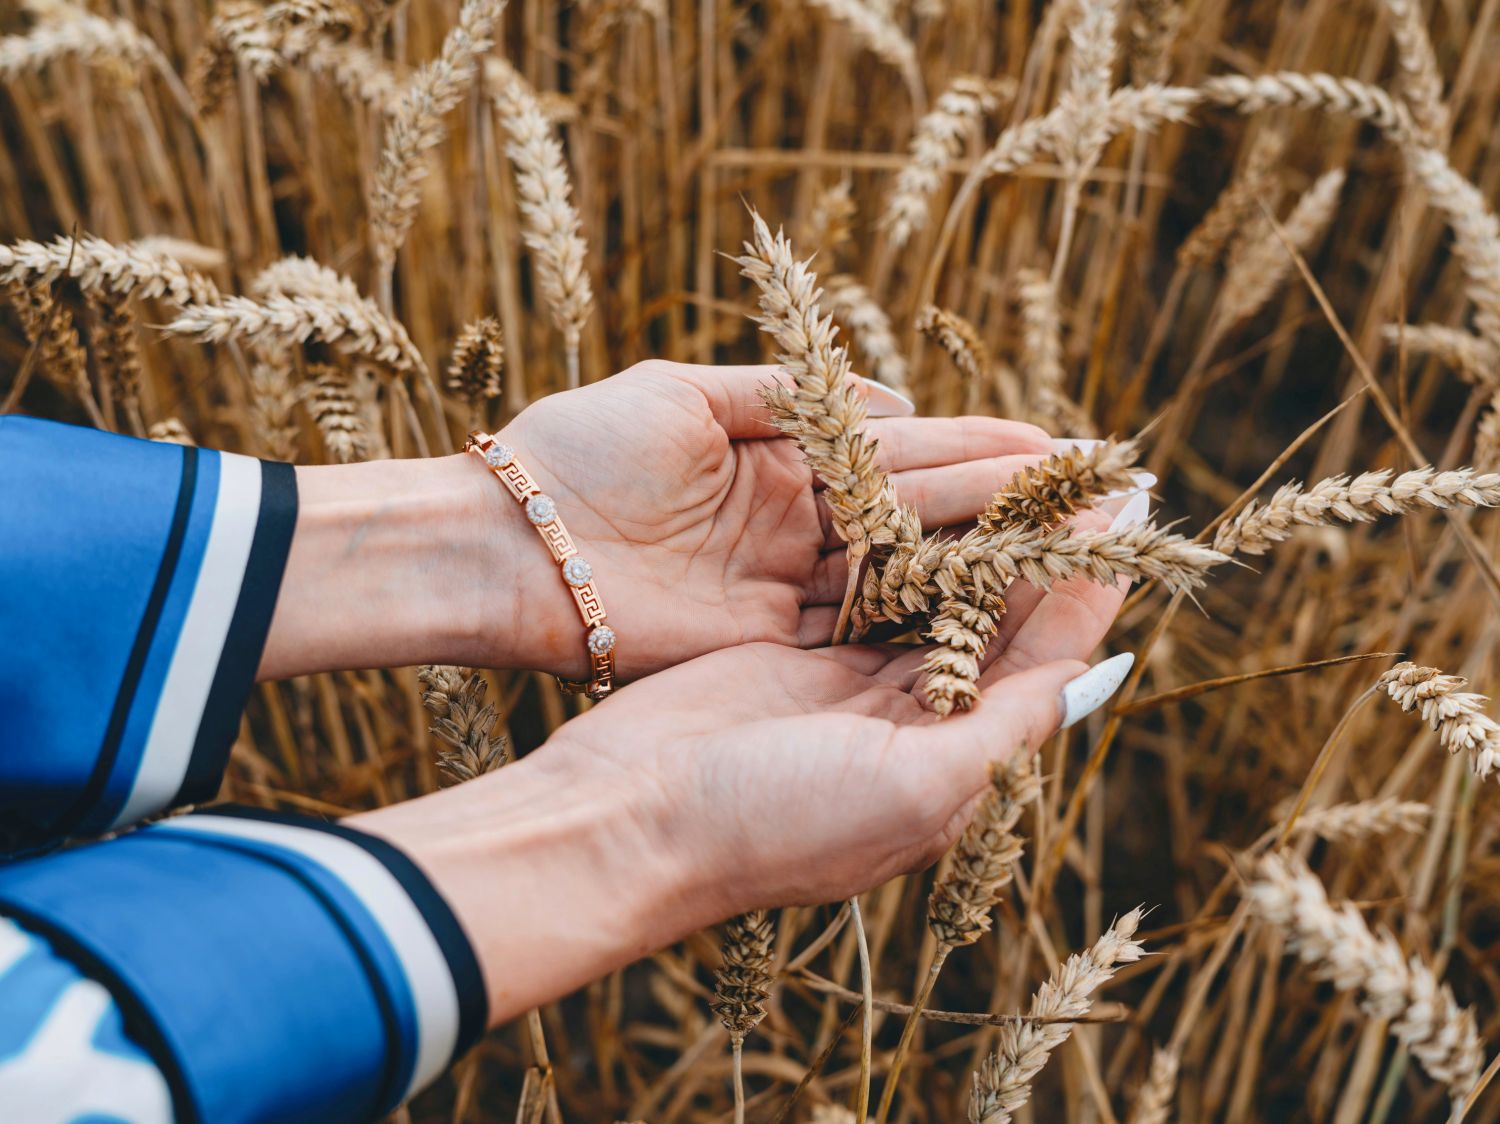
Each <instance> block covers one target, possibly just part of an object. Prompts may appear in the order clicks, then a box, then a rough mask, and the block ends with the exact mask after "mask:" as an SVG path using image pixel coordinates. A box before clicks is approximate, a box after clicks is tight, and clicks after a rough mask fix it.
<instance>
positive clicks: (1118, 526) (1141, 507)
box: [1109, 492, 1151, 531]
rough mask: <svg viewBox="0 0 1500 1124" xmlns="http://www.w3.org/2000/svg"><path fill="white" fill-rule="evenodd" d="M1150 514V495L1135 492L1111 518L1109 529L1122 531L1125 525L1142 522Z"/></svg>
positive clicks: (1129, 525)
mask: <svg viewBox="0 0 1500 1124" xmlns="http://www.w3.org/2000/svg"><path fill="white" fill-rule="evenodd" d="M1150 514H1151V497H1150V496H1148V495H1147V494H1146V493H1145V492H1137V493H1136V494H1135V495H1133V496H1131V497H1130V498H1129V499H1128V500H1126V501H1125V506H1124V507H1122V508H1120V511H1119V514H1117V515H1116V516H1115V517H1114V519H1113V520H1111V521H1110V524H1109V529H1110V530H1111V531H1122V530H1124V529H1125V528H1126V527H1134V526H1135V525H1136V524H1138V523H1144V522H1145V521H1146V519H1147V517H1148V516H1149V515H1150Z"/></svg>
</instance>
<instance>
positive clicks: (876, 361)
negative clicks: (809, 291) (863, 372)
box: [824, 273, 911, 398]
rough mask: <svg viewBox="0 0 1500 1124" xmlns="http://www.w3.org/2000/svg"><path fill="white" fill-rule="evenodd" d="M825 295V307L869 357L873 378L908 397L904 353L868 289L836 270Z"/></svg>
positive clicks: (909, 394)
mask: <svg viewBox="0 0 1500 1124" xmlns="http://www.w3.org/2000/svg"><path fill="white" fill-rule="evenodd" d="M824 295H825V296H826V297H827V298H828V311H829V312H830V313H832V314H833V317H834V319H836V320H840V321H842V322H843V323H844V325H845V327H847V328H848V329H849V334H850V335H852V336H853V337H854V342H855V344H856V345H857V346H858V347H859V350H860V353H861V354H862V355H864V357H865V359H867V360H868V361H869V364H870V374H871V375H872V376H874V378H875V380H876V381H877V382H881V383H884V384H885V385H886V386H888V387H890V388H891V389H892V390H895V391H897V392H898V393H901V394H904V395H906V396H907V397H908V398H910V397H911V388H910V387H909V386H908V385H907V382H906V356H905V355H903V354H902V353H901V347H900V345H899V344H898V343H897V342H896V333H895V332H893V331H892V330H891V319H890V317H889V316H887V315H886V314H885V309H883V308H881V307H880V305H879V304H877V303H876V301H875V298H874V297H873V296H871V295H870V291H869V290H868V289H866V288H865V287H864V286H863V285H861V284H860V283H859V282H858V281H856V280H855V279H854V278H853V277H850V276H849V275H848V274H847V273H836V274H834V275H833V276H832V277H830V278H829V279H828V282H827V285H826V287H825V289H824Z"/></svg>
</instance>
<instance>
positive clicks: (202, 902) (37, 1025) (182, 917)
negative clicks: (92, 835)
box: [0, 807, 486, 1124]
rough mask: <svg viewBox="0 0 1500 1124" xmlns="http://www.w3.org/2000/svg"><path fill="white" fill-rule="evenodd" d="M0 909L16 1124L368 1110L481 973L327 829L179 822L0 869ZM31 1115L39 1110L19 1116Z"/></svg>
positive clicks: (395, 879) (428, 891) (426, 898)
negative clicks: (31, 1109) (167, 1111)
mask: <svg viewBox="0 0 1500 1124" xmlns="http://www.w3.org/2000/svg"><path fill="white" fill-rule="evenodd" d="M0 915H4V916H8V917H9V918H11V919H12V921H13V923H14V925H15V926H19V929H16V928H10V929H7V928H5V927H4V926H5V922H4V920H3V917H0V1105H6V1106H8V1112H7V1114H6V1116H5V1119H6V1120H7V1121H15V1122H16V1124H29V1122H30V1121H32V1120H40V1119H47V1120H56V1119H63V1120H68V1119H74V1118H75V1117H77V1118H79V1119H91V1118H93V1119H97V1118H101V1117H103V1118H109V1119H116V1118H118V1119H122V1120H131V1121H135V1120H140V1121H148V1120H149V1121H159V1120H165V1119H175V1120H176V1121H178V1122H179V1124H189V1122H194V1121H205V1122H213V1124H220V1122H223V1124H239V1122H251V1121H276V1122H278V1124H281V1122H284V1124H300V1122H307V1124H314V1122H316V1124H338V1122H341V1121H349V1122H354V1121H366V1120H373V1119H378V1118H379V1117H381V1116H383V1115H385V1114H386V1113H388V1112H390V1111H392V1110H393V1109H394V1108H395V1107H396V1106H398V1105H399V1104H401V1103H402V1102H403V1101H405V1100H406V1099H408V1098H409V1097H410V1096H411V1095H413V1094H414V1093H415V1092H416V1091H418V1090H419V1089H420V1088H422V1087H423V1086H425V1085H426V1084H427V1083H429V1082H431V1081H432V1080H433V1079H434V1078H436V1077H437V1076H438V1075H439V1074H441V1073H442V1072H443V1071H444V1070H445V1069H447V1067H448V1066H449V1065H450V1064H452V1062H453V1061H454V1060H455V1059H456V1058H457V1057H458V1056H459V1054H460V1053H462V1052H463V1051H464V1050H466V1049H467V1048H468V1047H469V1046H470V1045H472V1044H473V1043H474V1042H475V1041H476V1040H477V1039H478V1037H479V1035H480V1034H481V1033H482V1032H483V1029H484V1026H485V1022H486V1000H485V992H484V987H483V982H482V979H481V976H480V969H479V965H478V962H477V961H476V959H475V957H474V954H473V952H472V949H471V946H470V944H469V942H468V940H467V938H466V937H465V935H464V933H463V931H462V929H461V927H460V925H459V922H458V920H457V918H456V917H455V916H454V914H453V913H452V911H451V910H450V909H449V908H448V906H447V905H446V903H445V902H444V901H443V899H442V898H441V897H440V896H439V894H438V893H437V891H436V890H435V889H434V888H433V886H432V884H431V883H430V882H429V881H428V880H427V879H426V878H425V877H424V876H423V874H422V873H421V872H420V871H419V870H418V869H417V867H416V866H415V865H414V864H413V863H412V862H411V861H410V860H409V859H407V858H406V857H405V856H404V855H402V854H401V853H400V852H399V851H397V850H396V849H395V848H394V847H392V846H391V845H390V844H388V843H385V842H384V841H382V840H380V839H378V838H375V837H373V836H369V835H365V834H363V833H361V832H358V831H355V830H353V829H350V828H346V827H343V826H340V825H337V824H326V823H322V822H319V821H314V820H310V819H304V818H298V817H290V816H282V815H278V814H274V813H267V812H261V811H259V810H254V809H242V808H229V807H221V808H216V809H214V810H213V811H211V812H202V813H192V814H189V815H183V816H177V817H175V818H173V819H171V820H167V821H164V822H162V823H158V824H153V825H151V826H150V827H145V828H141V829H139V830H137V831H134V832H132V833H130V834H128V835H125V836H122V837H120V838H117V839H112V840H109V841H107V842H103V843H95V844H90V845H87V846H83V847H78V848H74V849H72V850H67V851H60V852H55V853H52V854H49V855H45V856H40V857H36V858H31V859H26V860H22V861H19V862H13V863H10V864H8V865H5V866H0ZM17 934H19V935H20V937H21V938H22V939H17ZM18 949H19V952H18V951H17V950H18ZM7 950H9V955H7ZM75 1008H76V1010H75ZM39 1063H45V1064H39ZM153 1074H154V1075H155V1079H153ZM28 1097H30V1098H32V1099H30V1100H27V1099H26V1098H28ZM167 1103H170V1106H171V1115H170V1116H165V1115H163V1105H164V1104H167ZM31 1104H41V1105H42V1106H44V1108H45V1109H46V1111H41V1110H39V1111H38V1112H37V1113H35V1114H34V1115H28V1114H27V1113H26V1112H25V1111H21V1112H20V1113H19V1114H17V1111H16V1106H28V1105H31ZM65 1109H66V1110H70V1111H64V1110H65ZM73 1109H76V1110H77V1111H76V1112H73V1111H71V1110H73Z"/></svg>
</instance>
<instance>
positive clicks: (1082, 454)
mask: <svg viewBox="0 0 1500 1124" xmlns="http://www.w3.org/2000/svg"><path fill="white" fill-rule="evenodd" d="M1136 455H1137V450H1136V447H1135V445H1134V443H1132V442H1129V441H1124V442H1115V441H1104V442H1101V443H1100V444H1098V445H1094V446H1092V447H1090V448H1074V449H1069V450H1068V451H1067V452H1065V453H1054V454H1053V455H1052V456H1050V457H1048V458H1047V459H1046V460H1044V461H1042V463H1041V464H1039V465H1033V466H1030V467H1028V468H1024V469H1022V470H1021V471H1020V472H1018V473H1016V475H1015V476H1013V477H1012V478H1011V480H1010V483H1008V484H1007V485H1006V486H1005V487H1003V488H1001V489H1000V490H999V491H998V492H996V493H995V495H994V498H993V499H991V500H990V502H989V506H987V507H986V508H985V510H984V512H983V514H981V515H980V517H979V521H980V523H981V524H982V525H983V526H985V527H988V528H989V529H990V530H992V531H1000V530H1004V529H1006V528H1008V527H1016V526H1024V525H1026V524H1028V523H1029V524H1033V525H1035V526H1039V527H1052V526H1055V525H1057V524H1058V523H1062V522H1065V521H1066V520H1067V519H1068V518H1069V517H1070V516H1071V515H1072V514H1073V513H1074V512H1075V511H1077V510H1078V509H1079V508H1081V507H1085V506H1087V504H1088V501H1089V500H1091V499H1097V498H1099V497H1100V496H1103V495H1107V494H1108V493H1110V492H1130V491H1134V490H1135V489H1136V487H1137V485H1136V482H1135V477H1134V476H1133V475H1132V472H1131V470H1132V469H1133V468H1134V466H1135V462H1136Z"/></svg>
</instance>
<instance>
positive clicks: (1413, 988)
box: [1247, 854, 1484, 1104]
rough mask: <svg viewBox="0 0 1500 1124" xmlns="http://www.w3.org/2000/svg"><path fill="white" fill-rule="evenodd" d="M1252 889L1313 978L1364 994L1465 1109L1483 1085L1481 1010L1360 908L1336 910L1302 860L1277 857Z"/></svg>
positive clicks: (1256, 903) (1265, 863) (1266, 861)
mask: <svg viewBox="0 0 1500 1124" xmlns="http://www.w3.org/2000/svg"><path fill="white" fill-rule="evenodd" d="M1255 873H1256V877H1255V880H1254V881H1253V882H1252V883H1251V884H1250V887H1249V889H1248V891H1247V895H1248V899H1249V902H1250V906H1251V908H1252V910H1253V911H1254V913H1255V914H1256V916H1257V917H1259V918H1260V920H1261V921H1263V922H1265V923H1266V924H1269V925H1272V926H1274V927H1275V928H1277V929H1279V930H1280V931H1281V932H1282V934H1283V935H1284V936H1285V937H1286V942H1287V950H1288V951H1289V952H1294V953H1296V954H1297V956H1298V957H1299V958H1300V959H1301V960H1302V962H1303V963H1304V964H1308V965H1310V966H1311V968H1312V972H1313V975H1314V976H1315V977H1316V978H1318V979H1322V980H1328V981H1330V982H1332V984H1333V986H1334V987H1336V988H1338V989H1339V990H1341V991H1358V992H1359V993H1360V996H1359V1005H1360V1008H1361V1009H1362V1010H1363V1011H1364V1012H1365V1013H1366V1014H1367V1015H1369V1016H1370V1017H1371V1018H1374V1019H1392V1020H1395V1021H1394V1022H1392V1023H1391V1026H1390V1031H1391V1033H1392V1034H1393V1035H1395V1036H1396V1038H1397V1039H1398V1040H1399V1041H1400V1042H1401V1043H1402V1045H1404V1046H1405V1047H1406V1048H1407V1049H1408V1050H1410V1051H1411V1054H1412V1056H1413V1057H1415V1058H1416V1059H1417V1061H1418V1063H1420V1064H1421V1066H1422V1068H1423V1069H1425V1070H1426V1071H1427V1073H1428V1074H1429V1075H1430V1076H1431V1077H1432V1078H1433V1079H1434V1080H1437V1081H1441V1082H1442V1083H1443V1084H1445V1085H1446V1086H1448V1092H1449V1096H1450V1097H1451V1098H1452V1099H1453V1101H1454V1103H1455V1104H1457V1103H1459V1102H1460V1101H1462V1100H1463V1098H1464V1097H1465V1096H1466V1095H1467V1094H1468V1092H1469V1090H1470V1089H1472V1088H1473V1087H1474V1085H1475V1083H1476V1082H1477V1081H1478V1080H1479V1070H1480V1068H1481V1067H1482V1065H1483V1064H1484V1054H1483V1049H1482V1046H1481V1044H1480V1041H1479V1035H1478V1033H1477V1031H1476V1030H1475V1025H1474V1015H1473V1012H1472V1011H1470V1010H1468V1009H1467V1008H1463V1007H1459V1006H1458V1004H1457V1003H1456V1002H1455V1001H1454V999H1453V993H1452V992H1451V991H1449V989H1448V988H1447V986H1446V985H1439V984H1438V982H1437V979H1436V978H1435V977H1434V976H1433V974H1432V970H1431V969H1430V968H1429V967H1428V966H1427V965H1425V964H1424V963H1422V961H1420V960H1418V959H1417V958H1416V957H1412V958H1410V959H1407V958H1406V957H1404V956H1403V955H1402V952H1401V949H1400V947H1399V946H1398V945H1397V944H1396V941H1395V939H1394V938H1393V937H1392V936H1391V935H1390V934H1389V933H1381V934H1380V935H1379V936H1377V935H1376V934H1374V933H1372V932H1371V931H1370V929H1369V926H1367V925H1366V924H1365V921H1364V918H1362V917H1361V916H1360V915H1359V913H1358V911H1356V910H1355V908H1354V906H1353V905H1352V904H1350V903H1348V902H1345V903H1344V904H1343V905H1342V906H1340V907H1338V908H1335V907H1334V906H1332V905H1331V904H1330V903H1329V901H1328V895H1327V892H1326V891H1325V890H1324V888H1323V884H1322V882H1320V881H1319V880H1318V877H1317V875H1315V874H1313V873H1312V871H1310V870H1309V869H1308V868H1307V864H1306V863H1305V862H1304V861H1303V860H1302V859H1300V858H1298V857H1296V856H1289V855H1284V854H1269V855H1266V856H1264V857H1263V858H1262V859H1261V860H1260V862H1259V864H1257V866H1256V872H1255Z"/></svg>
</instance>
